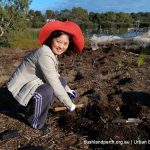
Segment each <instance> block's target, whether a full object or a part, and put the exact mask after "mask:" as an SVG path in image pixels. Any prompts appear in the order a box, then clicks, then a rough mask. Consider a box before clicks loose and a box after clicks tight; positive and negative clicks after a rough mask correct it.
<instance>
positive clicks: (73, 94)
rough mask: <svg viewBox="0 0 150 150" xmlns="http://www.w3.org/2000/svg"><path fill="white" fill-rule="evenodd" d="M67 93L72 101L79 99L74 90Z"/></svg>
mask: <svg viewBox="0 0 150 150" xmlns="http://www.w3.org/2000/svg"><path fill="white" fill-rule="evenodd" d="M67 93H68V95H69V97H70V98H71V99H74V98H76V97H77V93H76V92H75V91H74V90H69V91H68V92H67Z"/></svg>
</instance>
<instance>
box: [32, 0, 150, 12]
mask: <svg viewBox="0 0 150 150" xmlns="http://www.w3.org/2000/svg"><path fill="white" fill-rule="evenodd" d="M72 7H82V8H84V9H86V10H88V11H89V12H107V11H114V12H121V11H123V12H129V13H131V12H150V0H33V1H32V3H31V5H30V9H33V10H40V11H42V12H45V10H54V11H55V10H58V11H60V10H63V9H71V8H72Z"/></svg>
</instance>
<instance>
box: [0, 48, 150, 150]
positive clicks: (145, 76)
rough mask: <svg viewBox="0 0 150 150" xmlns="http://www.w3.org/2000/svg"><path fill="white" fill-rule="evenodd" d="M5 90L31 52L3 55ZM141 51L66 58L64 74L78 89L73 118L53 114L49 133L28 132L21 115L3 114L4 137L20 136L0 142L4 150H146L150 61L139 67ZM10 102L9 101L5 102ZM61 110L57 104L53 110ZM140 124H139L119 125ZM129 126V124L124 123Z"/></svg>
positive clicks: (149, 135) (149, 143)
mask: <svg viewBox="0 0 150 150" xmlns="http://www.w3.org/2000/svg"><path fill="white" fill-rule="evenodd" d="M0 51H1V52H0V53H1V54H0V62H1V63H0V70H1V71H0V76H1V79H0V86H1V89H0V91H1V93H0V95H1V98H0V99H1V103H2V101H4V98H3V97H2V95H3V96H4V94H5V93H4V92H3V88H2V85H3V84H4V83H5V82H6V81H7V80H8V78H9V76H10V75H11V74H12V72H13V71H14V69H15V68H16V67H17V66H18V65H19V63H20V61H21V60H22V59H23V57H24V56H25V55H26V54H27V53H29V52H30V51H32V50H20V49H15V50H14V49H8V48H7V49H6V48H1V49H0ZM138 56H139V55H138V54H136V51H134V53H133V52H129V51H128V52H127V51H125V50H123V49H121V48H119V47H115V46H111V47H107V48H102V49H99V50H96V51H92V50H91V49H90V48H88V49H85V50H84V52H83V53H82V54H80V55H71V56H66V55H63V56H61V57H60V58H59V60H60V73H61V74H62V75H63V76H64V77H65V78H66V80H67V81H68V85H69V86H70V87H71V88H72V89H75V90H76V91H77V93H78V97H77V98H76V99H75V100H74V103H76V104H78V103H83V104H85V107H84V108H80V109H76V111H74V112H71V113H70V112H67V111H62V112H57V113H56V112H53V111H50V113H49V117H48V119H47V123H48V124H49V129H48V131H38V130H35V129H32V128H31V127H29V126H28V125H27V124H26V123H25V122H24V121H23V118H21V116H19V114H12V113H6V112H5V113H4V112H1V113H0V124H1V125H0V133H3V132H4V131H6V130H8V129H9V130H18V133H19V134H18V136H16V137H14V138H8V139H0V150H16V149H20V150H21V149H27V150H31V149H36V150H38V149H40V150H41V149H53V150H59V149H60V150H67V149H70V150H80V149H89V150H91V149H97V150H98V149H99V150H103V149H104V150H114V149H115V150H120V149H121V150H146V149H148V148H149V146H150V109H149V108H150V67H149V65H150V56H149V55H147V56H146V58H145V60H144V62H143V64H141V65H140V66H138V64H137V60H138ZM4 97H5V96H4ZM1 106H2V105H1ZM56 106H62V104H58V103H55V104H54V105H53V107H56ZM128 118H136V119H137V118H138V119H140V121H141V122H140V123H138V122H137V123H127V122H115V120H116V119H120V120H119V121H121V119H128ZM123 121H124V120H123Z"/></svg>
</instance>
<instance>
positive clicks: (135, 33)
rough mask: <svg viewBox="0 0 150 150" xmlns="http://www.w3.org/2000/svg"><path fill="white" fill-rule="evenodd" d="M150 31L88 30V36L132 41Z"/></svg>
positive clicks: (121, 29)
mask: <svg viewBox="0 0 150 150" xmlns="http://www.w3.org/2000/svg"><path fill="white" fill-rule="evenodd" d="M147 31H148V28H119V29H115V28H106V29H99V30H97V29H86V36H87V37H89V38H91V37H92V36H93V35H95V36H97V37H101V36H110V35H113V36H119V37H121V38H125V39H130V38H134V37H136V36H139V35H142V34H144V33H146V32H147Z"/></svg>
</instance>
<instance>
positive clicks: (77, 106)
mask: <svg viewBox="0 0 150 150" xmlns="http://www.w3.org/2000/svg"><path fill="white" fill-rule="evenodd" d="M83 107H84V104H76V108H83ZM64 110H67V107H55V108H54V111H55V112H57V111H64Z"/></svg>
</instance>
